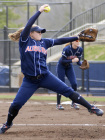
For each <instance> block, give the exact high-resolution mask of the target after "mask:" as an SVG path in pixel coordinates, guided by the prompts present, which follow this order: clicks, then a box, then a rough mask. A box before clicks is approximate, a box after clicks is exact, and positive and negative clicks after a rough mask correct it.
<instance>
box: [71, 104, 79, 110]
mask: <svg viewBox="0 0 105 140" xmlns="http://www.w3.org/2000/svg"><path fill="white" fill-rule="evenodd" d="M71 108H75V109H76V110H79V106H78V105H77V104H76V103H72V104H71Z"/></svg>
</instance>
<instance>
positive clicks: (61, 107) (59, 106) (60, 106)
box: [56, 105, 64, 110]
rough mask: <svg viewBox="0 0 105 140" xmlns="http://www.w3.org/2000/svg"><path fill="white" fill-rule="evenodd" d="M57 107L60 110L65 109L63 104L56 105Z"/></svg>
mask: <svg viewBox="0 0 105 140" xmlns="http://www.w3.org/2000/svg"><path fill="white" fill-rule="evenodd" d="M56 109H58V110H64V107H63V106H62V105H56Z"/></svg>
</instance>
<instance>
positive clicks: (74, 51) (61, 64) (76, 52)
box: [56, 40, 83, 110]
mask: <svg viewBox="0 0 105 140" xmlns="http://www.w3.org/2000/svg"><path fill="white" fill-rule="evenodd" d="M82 52H83V49H82V47H80V46H79V40H76V41H73V42H71V43H67V44H66V45H65V46H64V49H63V51H62V57H61V58H60V59H59V61H58V64H57V75H58V78H59V79H60V80H62V81H63V82H65V75H66V77H67V78H68V80H69V82H70V84H71V87H72V88H73V89H74V91H77V81H76V76H75V72H74V69H73V65H72V63H73V62H76V63H77V65H79V66H81V64H82V62H81V61H80V60H81V57H82ZM71 107H73V108H75V109H76V110H78V109H79V106H78V105H77V104H76V103H74V102H73V101H72V104H71ZM56 108H57V109H58V110H64V107H63V106H62V105H61V95H60V94H57V105H56Z"/></svg>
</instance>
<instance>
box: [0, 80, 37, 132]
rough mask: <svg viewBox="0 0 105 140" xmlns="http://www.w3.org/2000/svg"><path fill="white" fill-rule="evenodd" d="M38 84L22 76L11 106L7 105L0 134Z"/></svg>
mask: <svg viewBox="0 0 105 140" xmlns="http://www.w3.org/2000/svg"><path fill="white" fill-rule="evenodd" d="M37 88H38V85H37V84H33V83H32V82H30V80H29V79H27V78H24V79H23V83H22V85H21V87H20V89H19V91H18V93H17V95H16V97H15V99H14V100H13V102H12V104H11V106H10V107H9V111H8V117H7V122H6V123H5V124H4V125H3V126H2V127H1V128H0V134H1V133H5V132H6V131H7V130H8V129H9V128H10V127H11V126H12V124H13V123H12V122H13V120H14V118H15V117H16V116H17V115H18V112H19V110H20V109H21V107H22V106H23V105H24V104H25V103H26V102H27V100H28V99H29V98H30V97H31V96H32V95H33V93H34V92H35V91H36V90H37Z"/></svg>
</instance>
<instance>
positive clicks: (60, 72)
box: [56, 64, 65, 110]
mask: <svg viewBox="0 0 105 140" xmlns="http://www.w3.org/2000/svg"><path fill="white" fill-rule="evenodd" d="M56 72H57V76H58V78H59V79H60V80H62V81H63V82H65V69H64V67H63V66H62V65H60V64H57V67H56ZM56 109H58V110H64V107H63V106H62V105H61V94H58V93H57V105H56Z"/></svg>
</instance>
